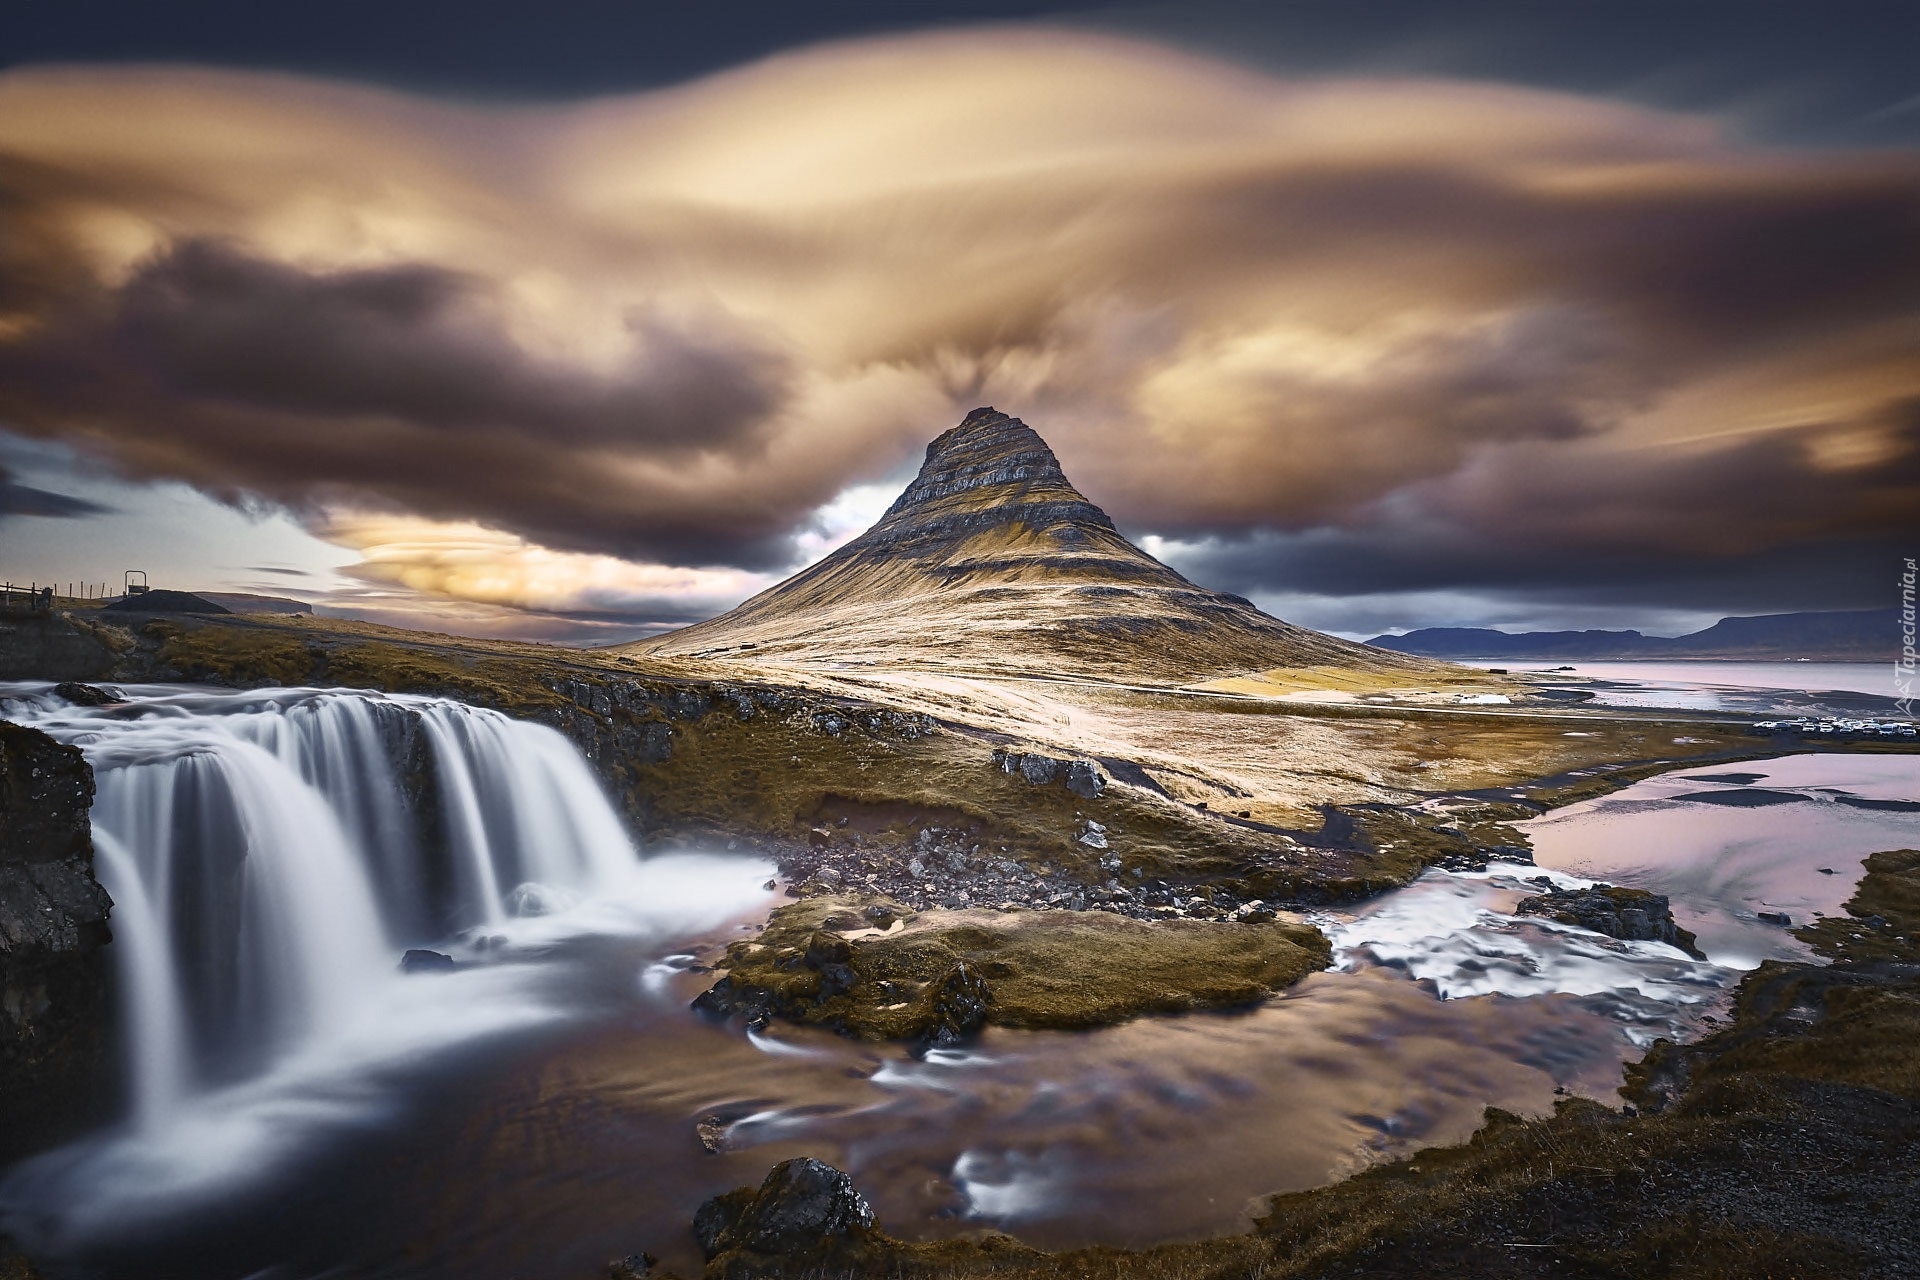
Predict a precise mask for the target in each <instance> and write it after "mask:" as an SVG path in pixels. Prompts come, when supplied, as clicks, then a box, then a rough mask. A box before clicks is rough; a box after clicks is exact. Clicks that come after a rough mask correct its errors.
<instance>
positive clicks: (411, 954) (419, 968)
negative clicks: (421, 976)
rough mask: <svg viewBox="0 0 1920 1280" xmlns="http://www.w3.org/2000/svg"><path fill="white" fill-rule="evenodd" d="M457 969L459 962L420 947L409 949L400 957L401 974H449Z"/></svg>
mask: <svg viewBox="0 0 1920 1280" xmlns="http://www.w3.org/2000/svg"><path fill="white" fill-rule="evenodd" d="M459 967H460V964H459V962H458V961H456V960H455V959H454V958H453V957H452V956H450V955H446V954H445V953H443V952H439V951H427V950H424V949H423V948H420V947H414V948H411V949H409V950H408V952H407V954H405V955H403V956H401V957H400V972H402V973H449V972H451V971H453V970H455V969H458V968H459Z"/></svg>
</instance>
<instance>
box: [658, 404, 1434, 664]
mask: <svg viewBox="0 0 1920 1280" xmlns="http://www.w3.org/2000/svg"><path fill="white" fill-rule="evenodd" d="M623 648H624V649H625V650H626V651H628V652H634V653H652V654H669V655H670V654H679V655H687V656H698V657H706V658H718V657H733V658H752V659H755V660H765V661H770V662H785V663H811V664H816V665H832V666H868V665H872V666H919V667H927V666H933V667H939V668H944V669H948V670H953V671H988V672H999V673H1017V674H1073V675H1088V676H1096V677H1099V678H1102V679H1110V680H1120V681H1140V682H1151V683H1184V682H1188V681H1193V680H1198V679H1206V678H1209V677H1213V676H1218V675H1223V674H1227V673H1236V672H1248V671H1261V670H1267V669H1269V668H1273V667H1282V666H1288V667H1305V666H1328V665H1330V666H1340V667H1357V668H1366V669H1377V670H1384V671H1404V672H1407V673H1408V674H1409V675H1413V676H1414V677H1415V678H1418V674H1417V673H1422V672H1429V671H1431V670H1432V669H1433V668H1432V664H1430V663H1428V662H1425V661H1423V660H1421V659H1417V658H1410V657H1406V656H1402V655H1397V654H1392V653H1387V652H1384V651H1382V650H1379V649H1370V648H1367V647H1366V646H1363V645H1359V644H1355V643H1352V642H1351V641H1347V640H1339V639H1335V638H1334V637H1332V636H1327V635H1322V634H1320V633H1319V632H1317V631H1309V630H1307V629H1306V628H1304V627H1296V626H1294V625H1292V624H1291V623H1287V622H1282V621H1280V620H1279V619H1278V618H1273V617H1269V616H1268V615H1266V614H1264V613H1262V612H1260V610H1258V609H1256V608H1254V606H1253V605H1252V604H1251V603H1249V602H1248V601H1246V600H1243V599H1241V598H1240V597H1238V596H1230V595H1222V594H1220V593H1219V592H1214V591H1208V590H1206V589H1204V588H1202V587H1198V586H1195V585H1194V584H1193V583H1191V582H1189V581H1187V580H1186V579H1185V578H1183V577H1181V576H1180V575H1179V574H1178V573H1176V572H1174V571H1173V570H1172V569H1170V568H1168V567H1167V566H1166V565H1164V564H1161V563H1160V562H1159V561H1158V560H1155V559H1154V558H1153V557H1152V556H1150V555H1148V554H1147V553H1146V552H1144V551H1142V550H1140V548H1138V547H1136V546H1134V545H1133V544H1132V543H1131V542H1129V541H1127V539H1126V538H1124V537H1123V536H1121V534H1120V532H1119V531H1118V530H1117V529H1115V528H1114V525H1113V521H1112V520H1110V519H1108V517H1107V513H1106V512H1104V511H1102V510H1101V509H1100V508H1099V507H1097V506H1095V505H1094V504H1093V503H1092V502H1089V501H1088V500H1087V498H1086V497H1085V495H1083V494H1082V493H1081V492H1080V491H1079V490H1078V489H1075V488H1074V487H1073V485H1072V484H1070V483H1068V481H1067V477H1066V475H1065V474H1064V473H1063V472H1062V471H1061V470H1060V462H1059V460H1058V459H1057V458H1055V457H1054V455H1053V450H1051V449H1049V448H1048V447H1047V443H1046V441H1044V440H1042V439H1041V438H1040V436H1039V434H1038V433H1036V432H1035V431H1034V430H1033V428H1031V427H1029V426H1027V424H1026V423H1024V422H1022V421H1020V420H1019V419H1018V418H1012V417H1008V416H1007V415H1006V414H1004V413H999V412H997V411H995V410H993V409H991V408H985V409H975V410H974V411H973V412H972V413H970V414H968V415H967V417H966V419H965V421H963V422H962V423H961V424H960V425H959V426H957V427H955V428H953V429H952V430H951V431H948V432H946V433H944V434H942V435H941V436H939V437H938V438H937V439H935V440H934V442H933V443H932V444H930V445H928V446H927V458H926V462H925V463H924V464H923V465H922V466H921V468H920V473H919V475H917V476H915V477H914V480H913V483H912V484H910V485H908V486H907V488H906V490H905V491H904V492H903V493H901V495H900V497H899V498H898V499H897V500H896V501H895V502H894V504H893V505H892V506H891V507H889V508H888V509H887V513H886V514H885V515H884V516H882V517H881V518H880V521H879V523H877V524H875V525H874V526H873V527H872V528H871V529H869V530H867V531H866V532H865V533H863V534H861V535H860V536H859V537H857V538H855V539H854V540H853V541H851V542H849V543H847V544H846V545H845V546H842V547H840V548H839V549H838V550H836V551H834V552H833V553H832V554H831V555H828V556H826V557H825V558H824V559H822V560H820V561H819V562H818V563H816V564H814V565H811V566H810V567H808V568H806V569H803V570H801V571H800V572H799V573H796V574H795V575H793V576H792V577H791V578H788V579H787V580H786V581H785V582H782V583H780V584H779V585H778V586H775V587H771V588H769V589H768V590H766V591H763V592H761V593H760V594H759V595H757V596H755V597H754V598H753V599H751V600H748V601H747V602H746V603H744V604H742V605H740V606H739V607H738V608H736V609H734V610H732V611H731V612H728V613H723V614H721V615H720V616H719V617H717V618H712V619H709V620H708V621H706V622H702V623H698V624H696V625H694V626H691V627H686V628H684V629H682V630H679V631H673V632H669V633H667V634H666V635H663V636H658V637H655V638H653V639H650V640H643V641H640V642H638V643H637V644H633V645H627V646H623Z"/></svg>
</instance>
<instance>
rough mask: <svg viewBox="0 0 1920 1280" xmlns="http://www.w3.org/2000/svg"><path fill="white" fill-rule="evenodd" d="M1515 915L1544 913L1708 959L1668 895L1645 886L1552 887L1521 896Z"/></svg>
mask: <svg viewBox="0 0 1920 1280" xmlns="http://www.w3.org/2000/svg"><path fill="white" fill-rule="evenodd" d="M1514 914H1515V915H1522V916H1544V917H1545V918H1547V919H1549V920H1558V921H1559V922H1560V923H1561V924H1570V925H1577V926H1579V927H1580V928H1582V929H1591V930H1593V931H1594V932H1595V933H1604V934H1606V935H1607V936H1608V937H1609V938H1620V939H1622V940H1623V941H1629V942H1664V943H1666V944H1668V945H1669V946H1674V947H1678V948H1680V949H1681V950H1682V951H1684V952H1686V953H1687V954H1688V955H1690V956H1692V957H1693V958H1694V959H1696V960H1704V959H1706V956H1705V955H1703V954H1702V953H1701V951H1700V949H1699V948H1698V947H1696V946H1695V945H1694V938H1693V934H1691V933H1689V932H1688V931H1687V930H1685V929H1682V928H1681V927H1680V926H1679V925H1677V924H1675V923H1674V920H1673V907H1672V905H1671V904H1670V903H1669V902H1668V901H1667V898H1666V896H1665V895H1664V894H1658V893H1649V892H1647V891H1646V890H1645V889H1622V888H1618V887H1616V886H1614V885H1608V884H1597V885H1594V886H1593V887H1592V888H1589V889H1549V890H1547V892H1545V893H1542V894H1536V895H1535V896H1533V897H1531V898H1523V899H1521V901H1520V904H1519V905H1518V906H1517V907H1515V908H1514Z"/></svg>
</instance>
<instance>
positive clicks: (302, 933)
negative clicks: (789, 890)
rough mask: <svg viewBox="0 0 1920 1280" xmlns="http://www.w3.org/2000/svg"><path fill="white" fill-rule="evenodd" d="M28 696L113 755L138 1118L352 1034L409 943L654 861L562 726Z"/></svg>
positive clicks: (326, 699)
mask: <svg viewBox="0 0 1920 1280" xmlns="http://www.w3.org/2000/svg"><path fill="white" fill-rule="evenodd" d="M132 696H133V701H132V702H130V703H127V704H123V705H119V706H111V707H99V708H91V707H73V706H68V705H67V704H65V702H64V701H62V700H59V699H55V698H51V697H49V696H45V695H43V694H39V695H27V696H15V697H9V698H8V699H7V701H6V704H5V707H4V710H5V712H6V714H8V715H9V716H10V717H11V718H14V719H17V720H22V721H26V722H28V723H32V724H34V725H36V726H37V727H39V728H41V729H43V730H45V731H46V732H48V733H50V734H52V735H53V736H54V737H56V738H59V739H61V740H63V741H66V742H70V743H73V744H75V745H77V746H79V747H80V748H81V749H82V750H83V751H84V752H85V753H86V755H87V757H88V759H89V761H90V762H91V763H92V765H93V767H94V771H95V779H96V787H97V795H96V799H95V803H94V809H93V828H94V838H95V845H96V848H97V850H98V858H97V861H96V867H97V871H98V874H99V876H100V879H101V882H102V883H103V884H104V885H105V886H106V888H107V891H108V893H110V894H111V895H112V897H113V901H114V909H113V917H112V922H113V929H114V935H115V941H114V945H113V953H114V955H115V960H116V965H117V971H118V974H119V989H120V993H121V1000H122V1004H123V1008H124V1016H123V1019H122V1022H123V1026H124V1028H125V1038H126V1041H127V1045H128V1057H129V1064H130V1073H129V1075H130V1083H131V1088H130V1094H131V1105H132V1111H133V1117H134V1122H135V1124H136V1126H141V1125H155V1124H159V1123H162V1122H164V1121H165V1120H167V1119H168V1118H169V1117H170V1116H172V1115H174V1114H176V1113H177V1112H178V1110H179V1108H180V1106H181V1104H182V1103H183V1102H186V1101H188V1100H190V1099H192V1098H194V1097H195V1096H197V1095H201V1094H204V1093H206V1092H207V1091H209V1090H212V1089H215V1088H218V1087H221V1086H225V1085H231V1084H233V1083H235V1082H236V1081H245V1080H248V1079H253V1078H258V1077H260V1076H262V1075H264V1074H266V1073H268V1072H270V1071H272V1070H273V1069H274V1068H275V1066H276V1065H277V1064H279V1063H281V1062H283V1061H285V1060H287V1059H288V1058H290V1057H291V1056H293V1055H296V1054H298V1053H300V1052H301V1051H302V1049H303V1048H305V1047H308V1046H313V1045H316V1044H323V1043H326V1042H328V1041H330V1040H334V1039H337V1038H341V1037H346V1036H349V1035H350V1034H351V1033H352V1031H353V1029H354V1026H355V1023H356V1019H358V1018H361V1017H362V1016H363V1013H364V1009H365V1007H366V1006H367V1004H368V1002H369V995H370V993H373V992H375V991H376V990H379V989H381V988H382V987H383V986H384V985H386V984H391V983H394V982H396V981H406V979H404V978H400V977H399V976H398V975H397V966H398V962H399V959H400V956H401V953H402V952H403V951H404V950H405V949H406V948H408V947H410V946H422V945H429V944H431V945H434V946H437V947H440V948H441V949H445V950H450V951H456V952H457V951H460V950H461V948H462V947H463V945H474V946H483V945H484V944H485V943H486V942H488V941H491V940H493V939H492V931H494V930H497V929H499V928H501V927H503V926H505V925H507V924H509V923H510V922H512V921H514V920H515V919H516V918H518V917H527V916H538V915H546V914H548V913H551V912H555V911H560V910H564V909H566V908H567V907H569V906H572V905H574V904H576V903H578V902H580V901H583V900H586V899H590V898H593V897H595V896H596V895H600V894H604V893H606V892H607V891H609V890H610V889H612V888H613V887H615V886H617V885H619V884H621V883H622V882H623V881H624V880H626V879H630V878H631V877H632V876H633V875H634V873H635V868H636V863H637V854H636V852H635V849H634V846H633V843H632V841H631V840H630V839H629V837H628V836H627V834H626V832H625V829H624V828H623V826H622V824H621V822H620V820H619V818H618V817H617V816H616V815H615V813H614V811H613V809H612V807H611V805H610V804H609V803H608V800H607V797H606V795H605V793H604V792H603V791H602V790H601V788H600V785H599V783H598V781H597V780H596V779H595V778H594V776H593V774H592V772H591V771H590V770H589V768H588V767H587V764H586V762H585V760H584V759H583V758H582V757H581V756H580V753H579V752H578V751H577V750H576V749H575V748H574V747H573V746H572V744H570V743H569V742H568V741H567V740H566V739H565V738H563V737H562V736H561V735H560V734H558V733H556V732H555V731H553V730H552V729H548V728H546V727H544V726H540V725H534V724H528V723H524V722H521V721H515V720H511V719H509V718H508V717H506V716H503V715H501V714H499V713H498V712H494V711H489V710H485V709H482V708H476V707H471V706H467V705H465V704H462V703H458V702H453V701H449V700H444V699H433V698H421V697H407V696H388V695H381V694H375V693H365V692H355V691H348V690H320V689H290V690H289V689H273V690H260V691H257V692H249V693H226V692H208V691H205V690H186V689H179V688H152V689H140V690H136V691H134V692H133V694H132Z"/></svg>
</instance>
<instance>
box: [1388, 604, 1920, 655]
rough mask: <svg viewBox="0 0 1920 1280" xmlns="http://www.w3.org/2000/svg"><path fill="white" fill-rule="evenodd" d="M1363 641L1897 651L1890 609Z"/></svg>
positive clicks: (1628, 651)
mask: <svg viewBox="0 0 1920 1280" xmlns="http://www.w3.org/2000/svg"><path fill="white" fill-rule="evenodd" d="M1367 643H1369V644H1371V645H1373V646H1374V647H1375V648H1379V649H1391V650H1393V651H1394V652H1396V653H1412V654H1419V655H1421V656H1422V657H1428V658H1518V659H1541V658H1748V659H1776V660H1777V659H1793V658H1806V659H1809V660H1812V661H1815V662H1878V661H1890V660H1892V659H1893V657H1894V656H1895V655H1896V654H1897V653H1898V652H1899V648H1900V628H1899V622H1898V619H1897V617H1896V611H1895V610H1893V609H1856V610H1848V611H1836V612H1828V613H1772V614H1763V615H1761V616H1759V617H1753V618H1722V619H1720V621H1718V622H1716V623H1714V624H1713V625H1712V626H1710V627H1708V628H1707V629H1706V630H1704V631H1696V632H1694V633H1693V634H1692V635H1685V636H1645V635H1641V634H1640V633H1639V632H1638V631H1521V632H1517V633H1516V632H1508V631H1492V630H1486V629H1482V628H1475V627H1424V628H1422V629H1421V630H1418V631H1409V632H1407V634H1405V635H1403V636H1375V637H1374V638H1373V639H1372V640H1370V641H1368V642H1367Z"/></svg>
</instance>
